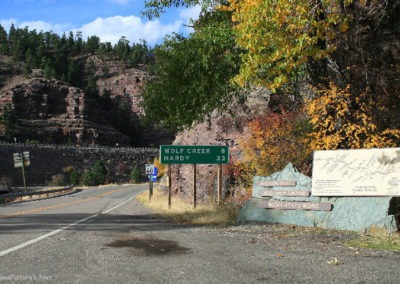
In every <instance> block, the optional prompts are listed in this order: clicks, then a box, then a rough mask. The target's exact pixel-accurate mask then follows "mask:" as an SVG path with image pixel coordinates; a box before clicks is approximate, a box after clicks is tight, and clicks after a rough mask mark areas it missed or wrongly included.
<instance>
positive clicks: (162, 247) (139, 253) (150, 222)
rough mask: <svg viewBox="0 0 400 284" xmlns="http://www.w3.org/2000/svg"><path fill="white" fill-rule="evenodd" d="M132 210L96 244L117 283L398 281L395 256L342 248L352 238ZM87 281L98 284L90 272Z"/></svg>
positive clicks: (352, 235)
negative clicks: (180, 220) (176, 219)
mask: <svg viewBox="0 0 400 284" xmlns="http://www.w3.org/2000/svg"><path fill="white" fill-rule="evenodd" d="M133 203H134V204H129V205H127V206H124V207H121V208H119V209H118V210H116V211H114V212H113V214H121V215H126V216H127V218H128V219H129V218H132V222H127V225H126V227H125V230H124V232H119V233H112V234H110V233H109V234H102V237H103V238H102V239H101V241H103V248H102V251H106V252H107V257H104V258H103V261H104V262H105V263H104V264H106V263H107V264H112V265H114V267H116V268H115V270H114V273H116V274H117V275H119V277H120V278H119V279H120V280H121V281H120V282H121V283H127V282H130V283H223V282H225V283H226V282H229V283H399V281H400V280H399V279H400V271H399V264H400V254H399V253H395V252H388V251H376V250H370V249H355V248H351V247H348V246H346V245H345V244H344V243H345V242H346V241H349V240H351V239H354V238H356V237H357V234H355V233H351V232H342V231H324V230H316V229H308V228H301V227H295V226H288V225H278V224H243V225H238V226H229V227H208V226H191V225H178V224H173V223H171V222H168V221H166V220H163V219H160V218H159V217H156V216H154V215H152V214H151V212H149V211H148V209H146V208H143V207H142V206H141V205H140V204H139V203H138V202H137V201H133ZM132 216H135V217H132ZM106 217H107V216H104V217H101V218H100V219H99V220H97V222H101V219H102V218H106ZM94 222H96V221H94ZM100 259H102V258H100ZM132 263H134V264H135V265H133V266H132ZM101 266H102V265H99V264H98V265H97V266H96V267H97V268H98V267H101ZM127 271H129V272H127ZM91 275H92V277H93V278H91V279H92V280H93V279H95V280H98V281H100V282H101V279H96V275H97V274H96V271H95V270H94V271H92V273H91ZM99 275H100V274H99ZM121 277H122V278H121ZM103 280H104V278H103ZM96 282H97V281H96Z"/></svg>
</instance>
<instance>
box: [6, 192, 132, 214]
mask: <svg viewBox="0 0 400 284" xmlns="http://www.w3.org/2000/svg"><path fill="white" fill-rule="evenodd" d="M120 190H125V189H114V190H111V191H108V192H105V193H102V194H100V195H97V196H92V197H88V198H85V199H82V200H77V201H72V202H67V203H62V204H57V205H52V206H46V207H40V208H36V209H31V210H25V211H20V212H15V213H10V214H6V215H0V219H4V218H10V217H15V216H21V215H27V214H31V213H37V212H41V211H45V210H49V209H54V208H60V207H65V206H70V205H75V204H79V203H83V202H88V201H91V200H94V199H98V198H101V197H105V196H107V195H110V194H113V193H114V192H117V191H120Z"/></svg>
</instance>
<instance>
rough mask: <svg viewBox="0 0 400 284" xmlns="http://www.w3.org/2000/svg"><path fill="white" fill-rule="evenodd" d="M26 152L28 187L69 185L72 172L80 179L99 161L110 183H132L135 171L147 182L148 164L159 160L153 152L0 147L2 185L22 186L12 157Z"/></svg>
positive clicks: (44, 146) (63, 146)
mask: <svg viewBox="0 0 400 284" xmlns="http://www.w3.org/2000/svg"><path fill="white" fill-rule="evenodd" d="M24 151H28V152H29V156H30V162H31V164H30V165H29V166H28V167H26V168H25V173H26V181H27V185H28V186H37V185H55V184H60V183H65V184H68V182H69V172H70V171H71V170H72V169H74V170H75V171H76V172H77V173H78V175H79V176H81V175H82V174H83V173H84V171H85V170H88V169H90V168H92V167H93V165H94V164H95V163H96V162H97V161H102V162H103V163H104V165H105V167H106V168H107V171H108V182H110V183H125V182H129V180H130V173H131V171H132V169H133V168H134V167H138V168H139V170H140V171H141V173H142V177H143V180H145V174H144V173H145V164H147V163H152V162H153V160H154V158H155V157H157V156H158V149H154V148H126V147H75V146H65V145H62V146H61V145H60V146H59V145H24V144H0V184H8V185H9V186H22V185H23V181H22V170H21V168H14V161H13V153H21V152H24Z"/></svg>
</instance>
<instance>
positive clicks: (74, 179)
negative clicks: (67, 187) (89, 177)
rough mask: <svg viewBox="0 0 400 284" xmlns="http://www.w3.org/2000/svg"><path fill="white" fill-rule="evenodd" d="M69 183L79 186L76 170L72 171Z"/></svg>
mask: <svg viewBox="0 0 400 284" xmlns="http://www.w3.org/2000/svg"><path fill="white" fill-rule="evenodd" d="M69 183H70V184H72V185H77V184H78V183H79V180H78V173H77V172H76V170H75V169H73V170H71V172H70V173H69Z"/></svg>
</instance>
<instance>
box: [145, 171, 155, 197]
mask: <svg viewBox="0 0 400 284" xmlns="http://www.w3.org/2000/svg"><path fill="white" fill-rule="evenodd" d="M153 174H154V165H151V164H146V175H147V178H148V179H149V200H151V197H152V196H153Z"/></svg>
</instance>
